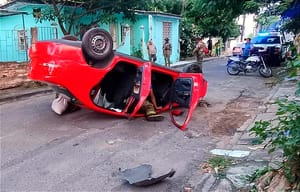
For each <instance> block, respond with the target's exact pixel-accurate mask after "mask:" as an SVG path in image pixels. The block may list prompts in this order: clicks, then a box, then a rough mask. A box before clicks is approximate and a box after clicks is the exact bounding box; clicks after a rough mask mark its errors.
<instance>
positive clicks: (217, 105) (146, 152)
mask: <svg viewBox="0 0 300 192" xmlns="http://www.w3.org/2000/svg"><path fill="white" fill-rule="evenodd" d="M225 63H226V60H225V59H224V58H220V59H217V60H214V61H209V62H207V63H205V64H204V75H205V78H206V79H207V80H208V83H209V88H208V94H207V97H206V98H205V100H206V101H207V102H208V103H209V104H210V107H208V108H205V107H198V108H197V109H196V111H195V112H194V114H193V117H192V120H191V123H190V124H189V128H188V130H187V131H185V132H182V131H181V130H179V129H177V128H176V127H175V126H174V125H172V123H171V121H170V120H169V115H168V113H165V114H164V115H165V117H166V118H165V120H164V121H163V122H147V121H145V120H144V119H143V118H138V119H133V120H127V119H123V118H117V117H111V116H107V115H103V114H99V113H96V112H93V111H89V110H86V109H82V110H80V111H77V112H75V113H72V114H68V115H65V116H57V115H56V114H54V113H53V112H52V111H51V109H50V107H51V102H52V99H53V97H54V95H53V94H47V95H36V96H33V97H30V98H26V99H23V100H18V101H14V102H11V103H5V104H1V105H0V118H1V119H0V120H1V129H0V131H1V132H0V136H1V138H0V142H1V185H0V189H1V191H101V192H102V191H122V192H123V191H132V192H134V191H145V192H147V191H155V192H156V191H176V192H178V191H181V190H182V189H183V188H184V187H186V186H188V185H189V184H192V183H193V184H195V183H196V182H197V178H198V177H199V176H200V175H201V172H200V171H199V164H200V163H202V162H204V161H206V160H207V159H208V158H209V157H210V156H211V155H210V153H209V151H210V150H211V149H214V148H215V147H216V145H217V144H218V143H224V141H223V140H224V139H228V138H229V137H230V135H229V136H228V137H224V135H218V134H214V132H212V131H211V129H212V126H211V122H212V121H213V120H214V119H216V117H215V116H214V115H215V114H219V115H220V114H222V113H224V109H225V108H226V107H228V103H232V102H234V101H235V100H237V99H238V98H240V97H241V96H242V97H247V98H251V101H254V100H255V101H256V100H257V101H259V100H261V99H262V98H264V97H266V96H267V95H268V94H269V91H270V90H271V88H269V87H268V85H266V84H265V81H266V79H263V78H262V77H260V76H259V75H258V74H251V75H250V74H249V75H247V76H244V75H240V76H229V75H228V74H227V73H226V68H225ZM249 103H250V104H251V102H248V104H249ZM245 104H246V103H245ZM247 107H249V111H251V112H255V108H257V106H253V107H251V105H247ZM247 107H246V108H247ZM238 109H239V106H238V107H236V110H238ZM243 110H245V109H243ZM232 118H233V119H237V118H239V117H235V116H232ZM214 125H217V124H216V122H215V124H214ZM215 128H216V127H215ZM141 164H151V165H152V167H153V176H154V177H155V176H158V175H160V174H164V173H167V172H169V171H170V170H171V169H172V168H174V169H175V170H176V173H175V175H174V176H173V177H172V178H169V179H167V180H166V181H165V182H162V183H159V184H156V185H153V186H149V187H147V188H142V189H141V188H140V187H135V186H131V185H128V184H127V183H126V182H124V181H122V180H121V178H120V175H119V172H120V170H124V169H127V168H133V167H137V166H139V165H141Z"/></svg>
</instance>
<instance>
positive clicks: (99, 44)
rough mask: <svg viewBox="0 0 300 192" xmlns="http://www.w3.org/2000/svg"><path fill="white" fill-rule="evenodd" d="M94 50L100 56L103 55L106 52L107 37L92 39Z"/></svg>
mask: <svg viewBox="0 0 300 192" xmlns="http://www.w3.org/2000/svg"><path fill="white" fill-rule="evenodd" d="M91 44H92V49H93V51H95V52H96V53H98V54H101V53H103V52H104V50H105V48H106V45H107V42H106V39H105V37H103V36H101V35H98V36H95V37H93V38H92V43H91Z"/></svg>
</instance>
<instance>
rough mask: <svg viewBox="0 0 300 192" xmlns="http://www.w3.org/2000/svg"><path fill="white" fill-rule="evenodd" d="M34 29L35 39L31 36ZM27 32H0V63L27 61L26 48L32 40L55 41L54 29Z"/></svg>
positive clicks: (55, 31) (55, 32)
mask: <svg viewBox="0 0 300 192" xmlns="http://www.w3.org/2000/svg"><path fill="white" fill-rule="evenodd" d="M32 29H36V31H37V37H33V36H32V34H31V31H32ZM32 29H31V31H28V30H0V50H1V51H0V62H26V61H28V48H29V47H30V45H31V41H32V38H35V39H37V40H47V39H57V38H58V34H57V28H56V27H39V28H32Z"/></svg>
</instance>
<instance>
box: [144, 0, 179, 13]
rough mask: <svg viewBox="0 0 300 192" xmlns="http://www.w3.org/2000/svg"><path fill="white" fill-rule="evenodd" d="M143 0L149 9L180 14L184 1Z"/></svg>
mask: <svg viewBox="0 0 300 192" xmlns="http://www.w3.org/2000/svg"><path fill="white" fill-rule="evenodd" d="M145 2H146V3H147V5H146V7H147V10H149V11H160V12H165V13H172V14H176V15H181V14H182V11H183V4H184V1H182V0H152V1H145Z"/></svg>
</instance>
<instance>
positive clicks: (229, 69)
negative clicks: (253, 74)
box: [227, 67, 239, 74]
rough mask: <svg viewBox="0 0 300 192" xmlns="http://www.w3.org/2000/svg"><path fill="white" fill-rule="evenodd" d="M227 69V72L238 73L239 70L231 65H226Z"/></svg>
mask: <svg viewBox="0 0 300 192" xmlns="http://www.w3.org/2000/svg"><path fill="white" fill-rule="evenodd" d="M227 71H228V73H229V74H238V73H239V70H237V69H233V67H228V68H227Z"/></svg>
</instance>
